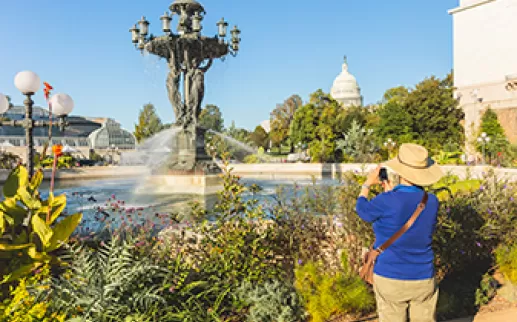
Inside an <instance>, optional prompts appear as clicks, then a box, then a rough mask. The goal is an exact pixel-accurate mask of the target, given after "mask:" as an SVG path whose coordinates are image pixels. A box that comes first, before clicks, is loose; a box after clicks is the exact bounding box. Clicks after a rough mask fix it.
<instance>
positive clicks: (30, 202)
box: [18, 187, 41, 210]
mask: <svg viewBox="0 0 517 322" xmlns="http://www.w3.org/2000/svg"><path fill="white" fill-rule="evenodd" d="M18 196H20V201H21V202H23V204H24V205H25V206H27V208H29V209H31V210H36V209H38V208H40V207H41V201H39V200H38V199H36V198H34V197H33V196H32V195H31V194H30V193H29V191H27V188H26V187H20V188H19V189H18Z"/></svg>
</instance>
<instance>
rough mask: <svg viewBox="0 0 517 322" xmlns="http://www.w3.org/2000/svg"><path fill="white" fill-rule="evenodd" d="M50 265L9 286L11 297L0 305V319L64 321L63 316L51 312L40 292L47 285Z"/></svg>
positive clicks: (19, 321)
mask: <svg viewBox="0 0 517 322" xmlns="http://www.w3.org/2000/svg"><path fill="white" fill-rule="evenodd" d="M49 280H50V267H49V266H48V265H45V266H43V267H42V268H41V270H39V272H37V273H36V274H34V275H33V276H30V277H24V278H21V279H20V281H19V283H18V285H17V286H16V287H14V286H11V290H10V295H11V297H10V298H8V299H6V300H5V301H4V304H3V305H0V320H1V321H10V322H33V321H34V322H36V321H39V322H64V321H65V316H64V315H63V314H59V313H58V312H51V310H50V309H49V306H50V305H49V303H48V302H47V301H45V300H44V299H43V298H42V296H41V294H42V293H43V292H44V291H45V290H46V289H47V288H48V287H49V286H48V282H49Z"/></svg>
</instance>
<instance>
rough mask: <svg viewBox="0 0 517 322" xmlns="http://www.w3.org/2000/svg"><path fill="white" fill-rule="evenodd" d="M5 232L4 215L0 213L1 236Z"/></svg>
mask: <svg viewBox="0 0 517 322" xmlns="http://www.w3.org/2000/svg"><path fill="white" fill-rule="evenodd" d="M4 231H5V222H4V213H3V212H1V211H0V236H1V235H2V234H3V233H4Z"/></svg>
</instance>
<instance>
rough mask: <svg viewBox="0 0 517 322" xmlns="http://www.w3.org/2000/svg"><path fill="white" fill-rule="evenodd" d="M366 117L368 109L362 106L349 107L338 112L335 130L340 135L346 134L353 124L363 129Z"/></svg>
mask: <svg viewBox="0 0 517 322" xmlns="http://www.w3.org/2000/svg"><path fill="white" fill-rule="evenodd" d="M367 117H368V109H366V108H364V107H362V106H349V107H347V108H345V109H343V110H340V113H339V114H338V116H337V126H338V129H336V130H337V131H338V132H340V133H344V132H347V131H348V130H350V128H351V127H352V124H353V123H354V122H356V123H358V124H359V126H361V127H363V126H365V125H366V120H367Z"/></svg>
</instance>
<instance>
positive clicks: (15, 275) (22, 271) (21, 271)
mask: <svg viewBox="0 0 517 322" xmlns="http://www.w3.org/2000/svg"><path fill="white" fill-rule="evenodd" d="M41 265H42V263H31V264H28V265H25V266H22V267H20V268H18V269H17V270H15V271H14V272H12V273H11V274H9V275H6V276H4V279H3V280H2V281H1V282H0V284H5V283H9V282H12V281H16V280H18V279H20V278H22V277H24V276H27V275H28V274H29V273H30V272H32V271H33V270H35V269H37V268H38V267H40V266H41Z"/></svg>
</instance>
